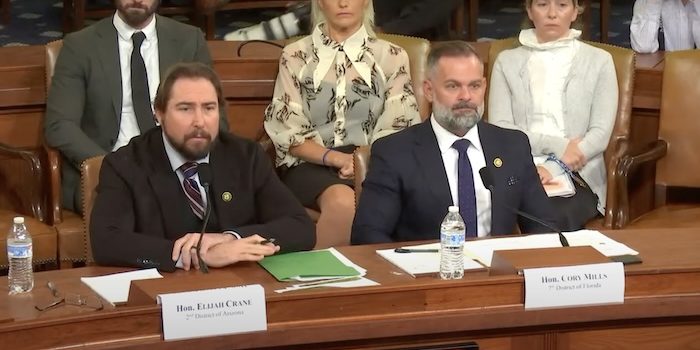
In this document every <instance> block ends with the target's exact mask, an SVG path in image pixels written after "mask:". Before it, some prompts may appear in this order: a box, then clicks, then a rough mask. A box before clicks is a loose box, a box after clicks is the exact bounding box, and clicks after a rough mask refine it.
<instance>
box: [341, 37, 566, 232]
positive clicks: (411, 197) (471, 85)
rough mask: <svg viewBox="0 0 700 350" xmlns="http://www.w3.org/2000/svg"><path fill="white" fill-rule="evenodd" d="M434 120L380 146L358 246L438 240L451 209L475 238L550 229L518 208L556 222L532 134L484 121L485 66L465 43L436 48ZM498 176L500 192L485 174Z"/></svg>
mask: <svg viewBox="0 0 700 350" xmlns="http://www.w3.org/2000/svg"><path fill="white" fill-rule="evenodd" d="M423 89H424V91H425V96H427V97H428V99H429V100H430V101H431V102H432V106H433V114H432V116H431V117H430V118H429V119H428V120H426V121H425V122H423V123H421V124H418V125H415V126H412V127H410V128H408V129H406V130H404V131H401V132H398V133H396V134H394V135H391V136H387V137H385V138H382V139H381V140H377V141H376V142H375V143H374V145H373V146H372V153H371V158H370V162H369V172H368V174H367V178H366V179H365V181H364V184H363V189H362V195H361V197H360V202H359V206H358V208H357V213H356V215H355V221H354V223H353V228H352V243H353V244H368V243H381V242H391V241H411V240H428V239H438V238H439V231H440V223H441V222H442V220H443V218H444V217H445V215H446V213H447V207H448V206H451V205H459V207H460V213H461V214H462V217H463V218H464V220H465V223H466V233H467V237H470V236H471V237H484V236H488V235H500V234H511V233H514V232H515V231H516V228H517V226H519V227H520V230H521V231H522V232H546V231H551V230H548V229H547V228H546V227H543V226H541V225H539V224H536V223H534V222H532V221H528V220H522V219H518V217H517V215H516V214H515V213H514V212H513V210H511V209H509V208H507V207H511V208H517V209H520V210H522V211H524V212H527V213H530V214H532V215H534V216H536V217H539V218H541V219H543V220H544V221H546V222H548V223H556V218H555V217H553V216H552V215H553V214H552V213H553V211H552V209H551V207H550V204H549V201H548V200H547V195H546V194H545V192H544V189H543V188H542V185H541V183H540V180H539V177H538V175H537V170H536V169H535V166H534V164H533V163H532V156H531V155H530V144H529V143H528V140H527V137H526V136H525V134H523V133H522V132H519V131H514V130H507V129H502V128H499V127H497V126H494V125H490V124H487V123H485V122H483V121H481V120H480V116H479V112H478V110H479V109H480V108H481V106H482V105H483V101H484V93H485V90H486V79H485V78H484V65H483V62H482V61H481V59H480V58H479V56H478V54H477V53H476V52H475V51H474V49H473V48H472V47H471V46H469V44H467V43H465V42H459V41H452V42H443V43H437V44H434V45H433V47H432V49H431V52H430V54H429V56H428V67H427V79H426V81H425V82H424V84H423ZM484 167H485V168H486V170H487V171H488V172H490V174H491V178H492V180H493V187H491V191H489V189H487V188H486V187H485V186H484V183H483V182H482V179H481V177H480V176H479V172H480V170H481V169H482V168H484Z"/></svg>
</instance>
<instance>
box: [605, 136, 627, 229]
mask: <svg viewBox="0 0 700 350" xmlns="http://www.w3.org/2000/svg"><path fill="white" fill-rule="evenodd" d="M629 144H630V142H629V136H628V135H618V136H614V137H613V138H612V139H610V143H609V145H608V150H609V151H610V152H612V155H611V157H610V163H609V164H608V165H607V169H606V172H607V174H606V175H607V179H608V184H609V185H612V186H608V194H607V196H606V203H605V216H604V218H603V227H605V228H609V229H620V228H621V227H617V220H616V216H617V214H618V212H619V206H620V201H619V198H618V197H619V195H618V193H619V192H621V191H625V192H626V191H627V189H626V188H620V187H618V184H619V183H620V181H619V180H618V178H619V177H620V174H619V172H618V166H617V165H618V164H620V161H621V160H622V159H623V158H624V157H626V156H628V153H629Z"/></svg>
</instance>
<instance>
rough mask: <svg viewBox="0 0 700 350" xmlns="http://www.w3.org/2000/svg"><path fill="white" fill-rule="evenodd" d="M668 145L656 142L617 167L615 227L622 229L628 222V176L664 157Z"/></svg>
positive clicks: (623, 160)
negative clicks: (617, 207) (617, 205)
mask: <svg viewBox="0 0 700 350" xmlns="http://www.w3.org/2000/svg"><path fill="white" fill-rule="evenodd" d="M667 150H668V143H667V142H666V141H664V140H657V141H655V142H653V143H652V144H650V145H649V147H647V149H646V150H644V151H642V152H640V153H637V154H630V155H627V156H624V157H623V158H622V159H620V162H619V163H618V165H617V174H616V177H615V179H616V181H618V183H617V186H618V189H619V198H618V200H619V204H620V205H619V210H618V214H617V223H616V227H624V226H625V225H627V223H628V222H629V193H628V192H629V190H628V179H629V176H630V174H632V173H633V172H634V171H636V170H637V169H638V168H639V167H640V166H642V165H644V164H647V163H649V162H656V161H657V160H659V159H661V158H662V157H663V156H665V155H666V152H667Z"/></svg>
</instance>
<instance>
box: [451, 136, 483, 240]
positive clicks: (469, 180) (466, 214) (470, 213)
mask: <svg viewBox="0 0 700 350" xmlns="http://www.w3.org/2000/svg"><path fill="white" fill-rule="evenodd" d="M469 144H471V142H469V140H466V139H459V140H457V141H455V142H454V144H452V147H453V148H454V149H456V150H457V152H459V160H458V161H457V196H458V197H459V213H460V214H461V215H462V219H464V224H465V225H464V226H465V228H466V234H467V235H466V236H467V237H476V236H477V225H476V191H475V190H474V175H473V172H472V164H471V162H470V161H469V157H468V156H467V149H468V148H469Z"/></svg>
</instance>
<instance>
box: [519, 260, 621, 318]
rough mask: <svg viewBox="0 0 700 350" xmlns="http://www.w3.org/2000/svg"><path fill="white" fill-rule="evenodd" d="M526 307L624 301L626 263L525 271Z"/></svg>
mask: <svg viewBox="0 0 700 350" xmlns="http://www.w3.org/2000/svg"><path fill="white" fill-rule="evenodd" d="M523 275H524V276H525V309H540V308H551V307H562V306H580V305H595V304H612V303H622V302H624V300H625V269H624V267H623V266H622V263H604V264H590V265H575V266H564V267H546V268H537V269H525V270H523Z"/></svg>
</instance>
